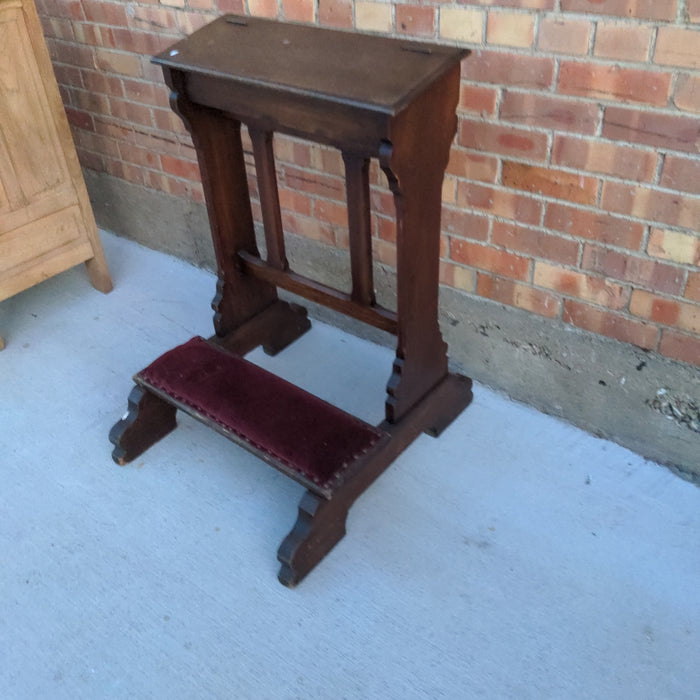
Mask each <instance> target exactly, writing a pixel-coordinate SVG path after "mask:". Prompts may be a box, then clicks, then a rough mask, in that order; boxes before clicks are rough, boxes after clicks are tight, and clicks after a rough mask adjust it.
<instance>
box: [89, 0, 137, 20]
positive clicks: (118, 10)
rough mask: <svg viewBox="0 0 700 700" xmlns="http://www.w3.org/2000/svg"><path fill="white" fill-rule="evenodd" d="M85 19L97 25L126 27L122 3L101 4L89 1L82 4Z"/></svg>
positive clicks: (92, 0)
mask: <svg viewBox="0 0 700 700" xmlns="http://www.w3.org/2000/svg"><path fill="white" fill-rule="evenodd" d="M83 8H84V10H85V18H86V19H88V20H89V21H90V22H97V23H98V24H111V25H112V26H115V27H126V26H127V24H128V18H127V14H126V4H125V3H122V2H101V1H100V0H90V2H85V3H83Z"/></svg>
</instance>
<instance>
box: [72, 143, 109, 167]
mask: <svg viewBox="0 0 700 700" xmlns="http://www.w3.org/2000/svg"><path fill="white" fill-rule="evenodd" d="M75 152H76V153H77V155H78V162H79V163H80V165H81V166H82V167H83V168H89V169H90V170H96V171H97V172H104V170H105V165H104V159H103V158H102V156H101V155H100V154H98V153H92V152H91V151H86V150H84V149H82V148H80V147H76V149H75Z"/></svg>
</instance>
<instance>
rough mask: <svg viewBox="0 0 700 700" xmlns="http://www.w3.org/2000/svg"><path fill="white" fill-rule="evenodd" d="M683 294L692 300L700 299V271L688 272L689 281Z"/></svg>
mask: <svg viewBox="0 0 700 700" xmlns="http://www.w3.org/2000/svg"><path fill="white" fill-rule="evenodd" d="M683 296H684V297H685V298H686V299H690V300H691V301H700V272H689V273H688V283H687V284H686V286H685V294H684V295H683Z"/></svg>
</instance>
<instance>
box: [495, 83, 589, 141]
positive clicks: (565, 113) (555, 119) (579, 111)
mask: <svg viewBox="0 0 700 700" xmlns="http://www.w3.org/2000/svg"><path fill="white" fill-rule="evenodd" d="M500 117H501V119H505V120H507V121H513V122H517V123H519V124H527V125H528V126H535V127H539V128H542V129H555V130H557V131H576V132H579V133H583V134H594V133H595V132H596V130H597V129H598V124H599V123H600V109H599V107H598V105H596V104H593V103H583V104H582V103H581V101H580V100H571V99H566V98H561V97H550V96H548V95H537V94H532V93H523V92H513V91H511V90H507V91H506V92H505V94H504V95H503V99H502V101H501V109H500Z"/></svg>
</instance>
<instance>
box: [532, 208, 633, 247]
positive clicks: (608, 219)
mask: <svg viewBox="0 0 700 700" xmlns="http://www.w3.org/2000/svg"><path fill="white" fill-rule="evenodd" d="M544 225H545V226H546V227H547V228H551V229H554V230H555V231H562V232H564V233H568V234H569V235H571V236H576V237H578V238H588V239H590V240H595V241H600V242H601V243H607V244H608V245H614V246H618V247H619V248H627V249H628V250H639V246H640V245H641V242H642V238H643V236H644V228H645V227H644V226H643V225H642V224H640V223H637V222H634V221H627V220H626V219H620V218H618V217H616V216H610V215H609V214H608V213H607V212H596V211H588V210H585V209H577V208H575V207H569V206H565V205H564V204H552V203H550V204H547V211H546V213H545V217H544Z"/></svg>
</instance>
